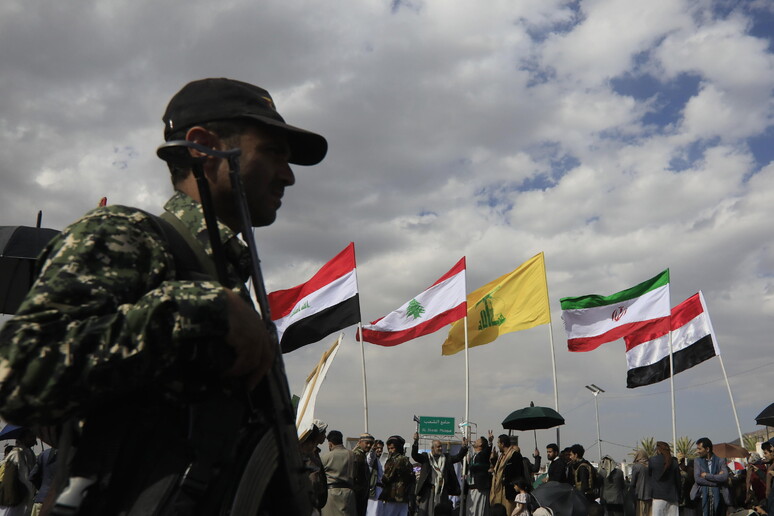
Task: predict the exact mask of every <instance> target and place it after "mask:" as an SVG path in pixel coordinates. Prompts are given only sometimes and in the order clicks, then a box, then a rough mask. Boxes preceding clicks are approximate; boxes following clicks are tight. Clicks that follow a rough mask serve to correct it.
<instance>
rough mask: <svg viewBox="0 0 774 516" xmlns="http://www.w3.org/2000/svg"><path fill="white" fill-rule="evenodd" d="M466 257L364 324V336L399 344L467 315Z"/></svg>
mask: <svg viewBox="0 0 774 516" xmlns="http://www.w3.org/2000/svg"><path fill="white" fill-rule="evenodd" d="M466 312H467V302H466V301H465V258H464V257H463V258H462V259H461V260H460V261H458V262H457V264H456V265H455V266H454V267H452V268H451V269H450V270H449V272H447V273H446V274H444V275H443V276H441V278H440V279H439V280H438V281H436V282H435V283H433V285H432V286H431V287H430V288H428V289H427V290H425V291H424V292H422V293H421V294H419V295H418V296H417V297H415V298H413V299H412V300H411V301H409V302H407V303H405V304H404V305H403V306H401V307H400V308H398V309H397V310H395V311H394V312H390V313H389V314H387V315H386V316H384V317H382V318H381V319H377V320H375V321H373V322H372V323H371V324H365V325H363V329H362V331H361V338H362V340H363V341H365V342H370V343H372V344H378V345H380V346H397V345H398V344H402V343H404V342H406V341H409V340H412V339H416V338H417V337H421V336H422V335H427V334H429V333H433V332H435V331H438V330H440V329H441V328H443V327H444V326H446V325H447V324H451V323H453V322H454V321H456V320H458V319H462V318H463V317H465V313H466Z"/></svg>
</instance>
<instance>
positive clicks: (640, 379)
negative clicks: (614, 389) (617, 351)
mask: <svg viewBox="0 0 774 516" xmlns="http://www.w3.org/2000/svg"><path fill="white" fill-rule="evenodd" d="M714 356H715V347H714V346H713V344H712V336H711V335H705V336H704V337H702V338H700V339H699V340H697V341H696V342H694V343H693V344H691V345H690V346H688V347H687V348H683V349H681V350H680V351H676V352H675V353H674V356H673V360H674V368H675V374H677V373H682V372H683V371H685V370H686V369H690V368H692V367H693V366H695V365H697V364H700V363H702V362H704V361H705V360H709V359H710V358H712V357H714ZM667 378H669V355H667V356H665V357H664V358H662V359H661V360H659V361H658V362H656V363H655V364H651V365H647V366H642V367H635V368H634V369H629V371H628V372H627V373H626V387H628V388H629V389H634V388H635V387H642V386H643V385H650V384H653V383H658V382H660V381H662V380H666V379H667Z"/></svg>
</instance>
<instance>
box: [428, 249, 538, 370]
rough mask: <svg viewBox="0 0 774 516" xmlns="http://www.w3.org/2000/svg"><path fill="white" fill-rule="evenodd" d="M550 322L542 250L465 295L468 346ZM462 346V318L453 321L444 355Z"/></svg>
mask: <svg viewBox="0 0 774 516" xmlns="http://www.w3.org/2000/svg"><path fill="white" fill-rule="evenodd" d="M550 322H551V313H550V311H549V307H548V286H547V285H546V265H545V261H544V260H543V253H542V252H541V253H539V254H536V255H535V256H533V257H532V258H530V259H529V260H527V261H526V262H524V263H523V264H521V265H520V266H519V268H517V269H516V270H515V271H513V272H509V273H508V274H506V275H504V276H500V277H499V278H497V279H496V280H494V281H492V282H491V283H487V284H486V285H484V286H483V287H481V288H480V289H478V290H476V291H475V292H472V293H471V294H469V295H468V347H471V348H472V347H474V346H481V345H483V344H489V343H490V342H492V341H493V340H495V339H496V338H497V337H499V336H500V335H502V334H504V333H510V332H512V331H519V330H526V329H527V328H532V327H533V326H539V325H541V324H548V323H550ZM463 349H465V320H464V319H460V320H459V321H457V322H455V323H454V324H452V327H451V329H450V330H449V336H448V337H446V342H444V343H443V354H444V355H453V354H454V353H457V352H458V351H462V350H463Z"/></svg>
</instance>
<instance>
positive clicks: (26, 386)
mask: <svg viewBox="0 0 774 516" xmlns="http://www.w3.org/2000/svg"><path fill="white" fill-rule="evenodd" d="M41 258H42V263H43V267H42V269H41V273H40V275H39V277H38V280H37V281H36V282H35V284H34V285H33V287H32V289H31V290H30V292H29V294H28V295H27V298H26V299H25V301H24V302H23V303H22V306H21V307H20V309H19V311H18V312H17V315H15V316H14V317H13V318H12V319H11V320H10V321H8V322H7V323H6V325H5V326H4V327H3V328H2V330H0V414H2V416H3V417H4V418H5V419H6V420H8V421H14V422H16V423H19V424H26V425H29V424H33V423H42V424H47V423H51V422H55V421H57V420H61V418H63V417H67V416H70V415H73V414H80V413H82V412H83V411H84V410H85V409H87V408H89V407H90V406H94V405H97V404H99V403H101V402H103V401H105V400H109V399H111V400H114V401H115V400H116V398H118V397H120V396H121V395H123V394H126V393H130V392H133V391H136V390H138V389H142V388H144V387H148V386H149V385H151V384H154V383H158V382H160V381H163V379H164V378H167V377H168V375H169V374H170V373H171V372H172V371H173V370H176V371H177V372H178V374H185V373H184V371H185V369H186V368H191V367H194V368H195V367H197V366H198V367H201V364H205V363H210V359H208V358H207V359H203V358H202V355H203V354H205V351H206V350H211V349H212V348H213V345H212V344H213V342H215V343H219V342H221V341H222V340H221V339H222V337H223V336H224V335H225V334H226V333H227V331H228V319H227V315H226V308H225V306H226V305H225V291H224V290H223V288H221V286H220V285H219V284H217V283H214V282H204V281H199V282H193V281H174V274H175V271H174V260H173V257H172V255H171V254H170V253H169V251H168V250H167V249H166V244H165V243H164V240H163V239H161V238H160V237H159V235H158V233H157V230H156V226H155V222H154V221H152V220H151V219H149V218H148V216H147V215H146V214H144V213H143V212H138V211H137V210H132V209H129V208H124V207H121V206H111V207H109V208H100V209H97V210H94V211H92V212H90V213H88V214H87V215H85V216H84V217H83V218H82V219H81V220H79V221H77V222H75V223H74V224H73V225H71V226H70V227H68V228H67V229H65V230H64V231H63V232H62V234H61V235H59V236H58V237H57V238H56V239H54V241H52V243H51V244H49V246H48V247H47V248H46V250H45V251H44V253H43V255H42V257H41ZM219 347H220V348H224V347H225V346H219ZM226 352H227V350H226ZM181 367H182V371H183V373H181V369H180V368H181ZM210 367H212V366H210Z"/></svg>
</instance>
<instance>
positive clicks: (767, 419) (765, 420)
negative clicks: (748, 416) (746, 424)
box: [755, 403, 774, 426]
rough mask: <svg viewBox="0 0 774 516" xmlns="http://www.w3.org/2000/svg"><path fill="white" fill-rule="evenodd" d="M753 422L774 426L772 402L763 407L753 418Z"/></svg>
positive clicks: (773, 404) (773, 405) (773, 406)
mask: <svg viewBox="0 0 774 516" xmlns="http://www.w3.org/2000/svg"><path fill="white" fill-rule="evenodd" d="M755 422H756V423H757V424H759V425H765V426H774V403H772V404H771V405H769V406H768V407H766V408H765V409H763V412H761V413H760V414H758V416H757V417H756V418H755Z"/></svg>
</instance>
